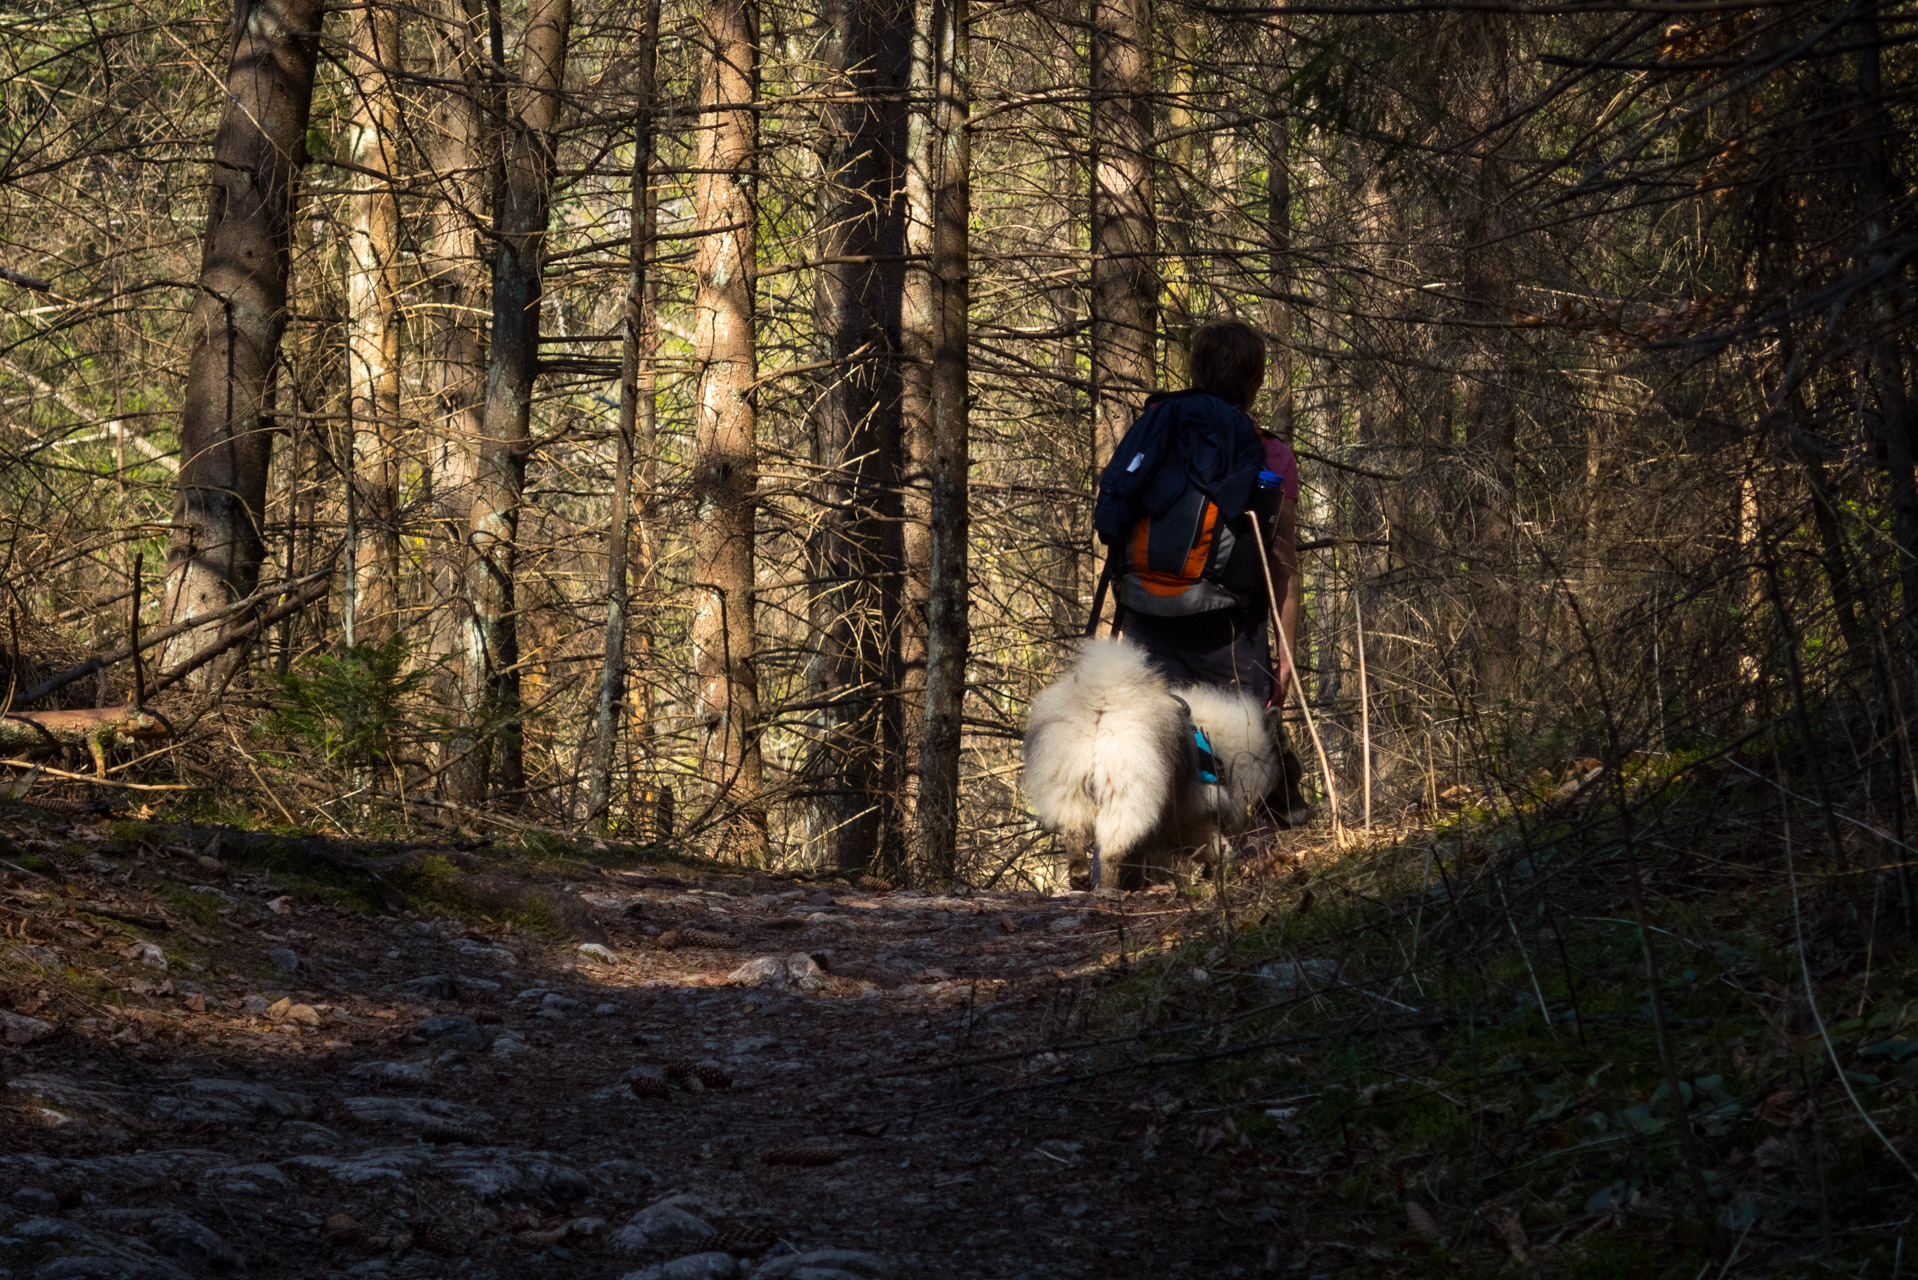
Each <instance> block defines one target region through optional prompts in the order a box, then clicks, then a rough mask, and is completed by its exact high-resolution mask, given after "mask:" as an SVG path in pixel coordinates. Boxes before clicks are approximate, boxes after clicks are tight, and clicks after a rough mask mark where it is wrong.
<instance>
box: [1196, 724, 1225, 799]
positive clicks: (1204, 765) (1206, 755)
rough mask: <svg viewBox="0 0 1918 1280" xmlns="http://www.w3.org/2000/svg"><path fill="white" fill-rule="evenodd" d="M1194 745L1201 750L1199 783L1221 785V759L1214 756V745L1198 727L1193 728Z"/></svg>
mask: <svg viewBox="0 0 1918 1280" xmlns="http://www.w3.org/2000/svg"><path fill="white" fill-rule="evenodd" d="M1192 745H1193V746H1195V747H1197V748H1198V749H1199V759H1198V765H1199V781H1200V782H1209V783H1211V784H1212V785H1213V786H1217V785H1218V784H1219V759H1218V757H1217V756H1215V755H1213V754H1212V743H1211V741H1210V740H1209V739H1207V737H1206V736H1205V730H1204V729H1201V728H1200V727H1199V726H1198V725H1196V724H1195V725H1193V726H1192Z"/></svg>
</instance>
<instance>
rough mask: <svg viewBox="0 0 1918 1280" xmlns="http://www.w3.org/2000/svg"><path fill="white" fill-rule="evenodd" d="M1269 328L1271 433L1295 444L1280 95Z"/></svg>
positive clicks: (1270, 195)
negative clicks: (1293, 433) (1293, 434)
mask: <svg viewBox="0 0 1918 1280" xmlns="http://www.w3.org/2000/svg"><path fill="white" fill-rule="evenodd" d="M1279 40H1280V45H1279V59H1278V63H1279V65H1278V68H1277V71H1278V74H1279V76H1280V78H1281V79H1283V78H1284V75H1285V38H1284V37H1283V36H1280V37H1279ZM1265 227H1266V232H1265V234H1266V252H1267V254H1268V255H1269V259H1270V260H1269V262H1268V264H1267V268H1266V282H1265V287H1266V288H1267V289H1268V290H1269V291H1270V292H1271V297H1270V298H1268V299H1267V300H1266V308H1265V314H1266V321H1265V324H1266V331H1267V334H1268V337H1269V340H1270V342H1271V347H1272V350H1271V355H1270V357H1269V361H1268V363H1269V364H1270V365H1271V367H1270V368H1269V369H1267V370H1266V377H1267V380H1268V381H1269V383H1270V384H1271V387H1272V407H1271V418H1270V427H1271V431H1272V434H1273V435H1275V436H1277V437H1279V439H1281V440H1284V441H1286V442H1287V443H1290V442H1291V440H1292V430H1293V410H1294V406H1293V403H1292V303H1291V301H1290V298H1291V292H1292V118H1291V116H1289V115H1287V114H1286V112H1285V110H1284V108H1283V106H1282V104H1281V103H1280V102H1279V100H1278V98H1277V96H1276V95H1274V97H1273V99H1272V118H1271V119H1270V120H1269V121H1267V122H1266V153H1265Z"/></svg>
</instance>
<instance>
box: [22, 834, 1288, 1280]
mask: <svg viewBox="0 0 1918 1280" xmlns="http://www.w3.org/2000/svg"><path fill="white" fill-rule="evenodd" d="M0 831H4V832H5V834H6V836H7V839H6V840H5V841H4V842H0V844H4V847H0V859H4V862H3V863H0V876H4V877H5V880H4V888H0V922H3V923H4V931H5V933H6V935H7V937H6V938H5V939H0V966H3V967H0V1006H4V1007H6V1008H9V1009H10V1010H11V1013H0V1024H4V1025H3V1026H0V1029H3V1030H4V1031H5V1032H6V1033H7V1034H6V1039H7V1041H8V1043H7V1044H5V1045H4V1046H0V1082H4V1089H3V1091H0V1276H3V1275H14V1276H20V1277H26V1276H32V1277H36V1280H86V1278H94V1277H97V1278H100V1280H105V1278H107V1277H136V1276H137V1277H142V1278H151V1280H159V1278H160V1277H166V1278H168V1280H178V1278H179V1277H183V1276H195V1275H200V1274H206V1273H210V1272H223V1273H227V1274H234V1275H240V1274H244V1275H247V1276H255V1277H266V1276H276V1277H277V1276H288V1277H291V1276H369V1277H381V1276H391V1277H413V1276H417V1277H430V1276H450V1275H459V1276H471V1277H496V1276H497V1277H507V1276H525V1275H540V1276H572V1275H577V1276H593V1277H612V1276H619V1275H626V1274H629V1273H633V1272H641V1273H643V1274H646V1275H648V1276H654V1275H657V1276H662V1277H671V1278H672V1280H681V1278H682V1277H687V1278H690V1277H725V1276H732V1275H735V1274H739V1275H746V1274H750V1275H752V1276H754V1277H758V1278H760V1280H776V1278H778V1277H802V1278H803V1280H843V1278H844V1277H882V1276H885V1277H890V1276H902V1277H903V1276H924V1277H943V1276H952V1277H962V1276H963V1277H1039V1276H1060V1277H1066V1276H1085V1277H1131V1276H1137V1277H1147V1276H1159V1275H1178V1274H1195V1275H1200V1274H1203V1275H1226V1276H1231V1275H1251V1274H1260V1273H1263V1272H1264V1271H1265V1270H1266V1269H1267V1268H1268V1267H1272V1266H1275V1265H1276V1255H1275V1254H1272V1252H1271V1250H1270V1241H1271V1239H1272V1235H1271V1231H1270V1228H1269V1227H1266V1226H1264V1225H1263V1222H1264V1221H1265V1220H1267V1219H1269V1218H1270V1216H1271V1210H1270V1209H1269V1208H1268V1209H1265V1210H1264V1211H1263V1212H1260V1211H1259V1210H1260V1206H1259V1205H1258V1204H1255V1203H1251V1202H1249V1201H1247V1200H1245V1199H1243V1198H1241V1199H1240V1200H1239V1201H1237V1202H1235V1203H1231V1204H1224V1203H1220V1202H1219V1201H1217V1200H1216V1199H1215V1198H1214V1196H1213V1195H1212V1192H1213V1191H1214V1190H1216V1189H1217V1184H1218V1180H1217V1179H1216V1178H1212V1177H1209V1176H1208V1175H1207V1173H1206V1171H1205V1170H1204V1169H1203V1168H1202V1167H1199V1165H1198V1164H1194V1165H1193V1166H1192V1167H1189V1168H1179V1167H1177V1163H1178V1162H1177V1161H1176V1160H1175V1159H1172V1158H1170V1157H1164V1156H1161V1155H1160V1153H1159V1152H1158V1150H1157V1147H1156V1129H1155V1128H1154V1127H1153V1125H1152V1124H1151V1123H1150V1122H1152V1121H1156V1120H1158V1119H1160V1118H1161V1117H1160V1116H1159V1114H1158V1112H1157V1111H1156V1110H1155V1108H1156V1107H1158V1106H1160V1105H1162V1104H1164V1103H1165V1101H1166V1099H1164V1098H1163V1097H1161V1098H1158V1099H1157V1100H1156V1101H1153V1100H1151V1099H1150V1098H1149V1095H1148V1094H1147V1093H1146V1092H1145V1091H1144V1089H1143V1087H1142V1085H1141V1082H1140V1081H1139V1080H1137V1079H1128V1078H1126V1077H1125V1076H1124V1075H1123V1073H1122V1074H1121V1075H1119V1076H1118V1077H1115V1078H1109V1079H1100V1080H1097V1081H1095V1082H1082V1083H1077V1084H1072V1083H1064V1084H1062V1083H1061V1081H1062V1080H1064V1079H1065V1078H1066V1077H1071V1076H1073V1075H1075V1074H1078V1073H1080V1072H1081V1071H1082V1070H1083V1069H1084V1067H1085V1066H1086V1064H1087V1061H1088V1059H1087V1058H1086V1056H1085V1054H1086V1053H1087V1052H1090V1050H1086V1049H1084V1047H1083V1046H1081V1048H1080V1049H1079V1050H1077V1051H1075V1050H1073V1048H1072V1047H1071V1046H1072V1045H1074V1044H1075V1043H1077V1042H1079V1041H1081V1040H1082V1038H1083V1037H1082V1032H1083V1022H1084V1017H1085V1014H1086V1012H1087V1010H1088V1009H1089V1008H1090V1005H1089V1003H1088V996H1089V995H1090V994H1091V993H1092V992H1094V991H1095V990H1096V989H1097V987H1098V985H1099V984H1100V983H1102V982H1103V981H1104V979H1105V977H1106V975H1107V974H1108V972H1109V971H1112V970H1114V969H1116V968H1118V967H1120V966H1122V965H1124V964H1127V963H1129V962H1130V958H1136V957H1137V956H1139V955H1140V954H1141V953H1150V954H1154V955H1156V954H1157V953H1159V952H1160V951H1161V950H1162V949H1168V948H1171V947H1172V946H1174V945H1175V942H1176V940H1177V939H1179V938H1180V937H1181V936H1183V935H1185V934H1188V933H1195V932H1203V931H1205V930H1207V929H1212V928H1216V925H1217V922H1218V913H1217V910H1216V908H1208V907H1207V906H1206V905H1205V904H1204V903H1203V902H1199V901H1193V900H1188V899H1187V898H1185V897H1180V896H1175V895H1172V894H1169V893H1161V894H1141V895H1131V896H1129V897H1127V898H1124V899H1121V898H1119V897H1117V896H1116V895H1111V894H1107V895H1102V896H1098V897H1095V896H1093V895H1089V894H1084V893H1075V894H1066V895H1059V896H1050V897H1047V896H1042V895H1037V894H1032V893H1011V892H966V893H960V894H956V895H953V896H944V897H940V896H928V895H925V894H922V893H918V892H914V891H900V892H893V891H889V890H886V889H885V888H884V887H883V886H880V885H879V884H877V883H876V882H868V887H866V888H860V887H856V886H853V885H849V884H846V883H844V882H838V883H817V882H802V881H796V880H792V879H784V878H780V877H777V876H770V875H760V874H745V873H737V872H727V871H723V870H721V869H718V868H715V867H712V866H710V865H708V866H703V867H702V866H697V865H690V864H686V863H675V862H671V861H667V860H658V861H639V860H637V859H634V858H630V857H619V856H615V855H607V856H603V857H600V858H598V859H596V860H595V861H596V862H597V865H595V863H590V862H587V861H584V860H581V859H580V858H578V857H575V856H569V855H570V854H571V853H572V852H574V851H570V850H564V849H560V850H549V851H548V852H546V853H544V854H529V853H527V852H525V851H524V850H522V851H520V852H519V853H518V854H517V855H516V856H513V857H510V858H509V857H507V856H504V854H503V853H502V854H495V853H492V852H490V851H485V850H482V851H477V852H474V851H461V850H457V849H442V848H436V847H433V846H430V845H428V846H412V847H407V848H389V849H387V850H385V852H384V856H380V855H379V853H378V851H374V852H373V853H369V852H368V851H367V850H366V849H365V848H364V847H361V846H348V845H333V844H330V843H328V842H322V841H318V840H310V839H309V840H304V841H302V840H297V839H295V840H273V839H268V838H264V837H261V836H258V835H246V834H242V833H235V832H227V833H224V834H223V833H222V832H220V831H219V830H218V829H214V828H195V827H189V826H181V825H174V824H150V823H144V822H139V821H126V820H116V819H115V818H112V817H109V816H93V815H79V816H76V815H72V814H62V813H58V812H46V811H41V810H38V809H33V808H28V807H25V806H12V807H10V809H9V811H8V812H6V813H4V814H0ZM363 867H381V868H384V869H383V870H379V871H374V872H372V873H370V874H361V873H360V871H358V870H357V869H358V868H363ZM402 886H403V888H402ZM396 890H399V891H401V892H404V893H405V894H406V902H407V905H406V906H405V907H399V906H398V903H399V898H398V897H397V896H396V893H395V891H396ZM382 899H383V900H382ZM396 908H397V909H396ZM1142 1132H1143V1133H1145V1134H1146V1135H1147V1136H1146V1140H1145V1142H1144V1143H1143V1145H1142V1143H1141V1134H1142ZM1194 1159H1195V1160H1197V1159H1199V1157H1196V1156H1195V1157H1194ZM1188 1163H1191V1162H1188ZM648 1267H660V1268H662V1269H660V1270H658V1271H648V1270H647V1268H648Z"/></svg>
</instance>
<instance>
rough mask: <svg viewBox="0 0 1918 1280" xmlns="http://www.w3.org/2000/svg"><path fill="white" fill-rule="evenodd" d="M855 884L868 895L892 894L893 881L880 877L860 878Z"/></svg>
mask: <svg viewBox="0 0 1918 1280" xmlns="http://www.w3.org/2000/svg"><path fill="white" fill-rule="evenodd" d="M853 883H854V884H855V885H857V886H858V887H859V888H861V889H864V890H865V891H866V892H868V893H891V892H892V881H890V880H882V879H880V878H879V877H878V876H860V877H859V878H858V879H857V880H855V881H853Z"/></svg>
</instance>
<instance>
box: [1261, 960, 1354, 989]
mask: <svg viewBox="0 0 1918 1280" xmlns="http://www.w3.org/2000/svg"><path fill="white" fill-rule="evenodd" d="M1259 977H1260V979H1261V980H1262V981H1264V982H1266V983H1267V984H1269V985H1271V986H1273V987H1276V988H1278V989H1279V990H1280V991H1292V990H1295V989H1297V988H1299V987H1303V986H1307V985H1311V986H1322V985H1324V984H1325V983H1329V982H1336V981H1338V977H1339V966H1338V963H1337V962H1336V961H1332V960H1299V961H1291V960H1279V961H1275V962H1273V963H1272V964H1262V965H1260V966H1259Z"/></svg>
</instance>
